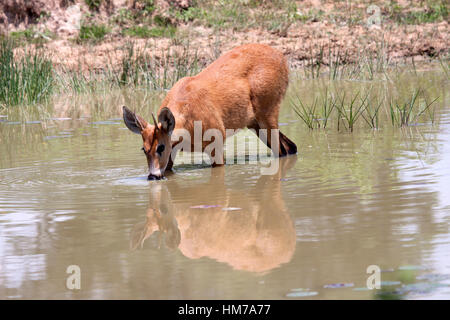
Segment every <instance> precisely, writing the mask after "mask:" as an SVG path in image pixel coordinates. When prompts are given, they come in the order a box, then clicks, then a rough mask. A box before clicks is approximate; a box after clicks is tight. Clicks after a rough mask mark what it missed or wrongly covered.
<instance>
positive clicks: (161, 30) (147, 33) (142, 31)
mask: <svg viewBox="0 0 450 320" xmlns="http://www.w3.org/2000/svg"><path fill="white" fill-rule="evenodd" d="M176 30H177V29H176V28H175V27H174V26H168V27H154V28H149V27H147V26H134V27H131V28H128V29H125V30H124V31H123V33H124V34H125V35H127V36H130V37H138V38H162V37H170V38H171V37H173V36H174V35H175V33H176Z"/></svg>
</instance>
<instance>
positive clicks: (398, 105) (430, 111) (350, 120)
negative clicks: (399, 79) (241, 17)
mask: <svg viewBox="0 0 450 320" xmlns="http://www.w3.org/2000/svg"><path fill="white" fill-rule="evenodd" d="M359 90H364V91H359ZM339 92H341V91H340V90H339V89H335V91H333V92H331V93H329V92H328V88H326V87H325V94H324V96H323V97H321V98H320V99H318V98H314V99H313V100H312V102H311V103H307V102H306V101H304V100H306V99H301V98H300V97H299V95H298V94H296V93H294V94H293V95H295V99H294V100H292V99H291V101H290V105H291V107H292V109H293V111H294V113H295V114H297V116H298V117H299V118H300V120H301V121H302V122H303V123H304V124H305V125H306V127H308V128H309V129H320V128H323V129H325V128H327V124H329V123H330V121H331V120H333V122H335V123H336V129H337V130H338V131H342V130H344V131H349V132H353V131H354V129H355V128H356V127H364V126H366V127H367V126H368V127H369V128H371V129H379V128H380V125H381V123H383V124H386V123H390V124H391V125H392V126H393V127H406V126H413V125H417V124H418V123H420V122H421V121H425V122H429V123H431V124H434V123H435V120H436V110H435V106H436V105H437V104H436V101H438V100H439V96H438V97H436V98H434V99H431V100H430V99H429V98H428V95H427V94H426V92H425V91H424V90H422V89H415V90H414V91H413V93H412V94H411V95H410V96H408V95H402V96H401V97H396V98H394V97H392V96H391V97H389V94H388V93H387V92H386V91H384V92H383V91H376V90H374V89H373V88H372V87H369V88H367V89H358V91H357V92H356V93H354V92H353V90H352V89H349V90H348V92H345V91H344V93H342V94H340V93H339Z"/></svg>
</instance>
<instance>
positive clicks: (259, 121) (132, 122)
mask: <svg viewBox="0 0 450 320" xmlns="http://www.w3.org/2000/svg"><path fill="white" fill-rule="evenodd" d="M288 83H289V69H288V64H287V60H286V58H285V57H284V55H283V54H282V53H281V52H280V51H278V50H276V49H274V48H272V47H270V46H268V45H264V44H247V45H242V46H238V47H236V48H234V49H231V50H230V51H228V52H227V53H225V54H223V55H222V56H220V57H219V58H218V59H217V60H215V61H214V62H212V63H211V64H210V65H209V66H208V67H206V68H205V69H203V70H202V71H201V72H200V73H198V74H197V75H195V76H190V77H184V78H181V79H180V80H178V81H177V82H176V83H175V85H174V86H173V87H172V88H171V89H170V91H169V92H168V93H167V95H166V97H165V98H164V99H163V101H162V103H161V105H160V107H159V109H158V113H157V118H156V117H155V116H154V114H153V113H152V118H153V124H150V123H148V122H147V121H146V120H145V119H143V118H142V117H141V116H139V115H137V114H135V113H134V112H132V111H131V110H130V109H128V108H127V107H126V106H123V107H122V110H123V119H124V122H125V125H126V126H127V128H128V129H129V130H131V131H132V132H133V133H136V134H140V135H141V136H142V140H143V148H142V150H143V151H144V154H145V156H146V158H147V164H148V169H149V174H148V180H160V179H162V178H163V177H164V174H165V172H166V171H172V167H173V163H174V160H175V159H174V158H175V154H176V150H175V152H172V151H173V150H174V148H175V146H176V145H177V144H178V143H179V142H180V141H172V140H173V139H171V136H172V134H173V132H174V130H175V131H176V130H178V129H184V130H187V131H188V132H189V134H190V136H194V122H195V121H201V124H202V130H203V132H205V131H207V130H208V129H216V130H218V131H219V132H220V133H221V134H222V137H223V142H224V141H225V139H226V138H227V132H226V131H227V130H228V129H232V130H239V129H242V128H248V129H252V131H254V132H255V133H256V134H257V136H258V137H259V138H260V139H261V140H262V141H263V142H264V143H265V144H266V145H267V147H269V148H270V149H271V150H272V152H273V154H274V156H279V157H283V156H286V155H292V154H296V153H297V146H296V144H295V143H294V142H292V141H291V140H290V139H289V138H288V137H286V136H285V135H284V134H283V133H281V132H280V131H279V130H278V115H279V112H280V105H281V101H282V99H283V97H284V95H285V93H286V90H287V87H288ZM261 129H263V130H261ZM274 132H275V133H277V135H278V136H279V137H278V140H277V139H276V137H274V139H273V138H272V134H273V133H274ZM202 136H203V135H202ZM272 139H273V140H272ZM273 141H275V143H273ZM208 144H209V142H208V141H202V145H201V148H202V151H204V150H205V148H206V146H207V145H208ZM272 144H274V145H273V146H272ZM192 147H194V144H193V142H192ZM274 149H275V150H274ZM214 151H216V150H214ZM214 151H213V154H212V155H213V156H214V155H215V154H214ZM222 154H223V153H222ZM211 164H212V166H213V167H215V166H221V165H223V161H217V160H214V161H213V162H212V163H211Z"/></svg>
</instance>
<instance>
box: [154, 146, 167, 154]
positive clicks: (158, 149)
mask: <svg viewBox="0 0 450 320" xmlns="http://www.w3.org/2000/svg"><path fill="white" fill-rule="evenodd" d="M164 149H165V146H164V145H163V144H160V145H159V146H158V148H156V152H157V153H158V154H159V155H161V154H162V153H163V152H164Z"/></svg>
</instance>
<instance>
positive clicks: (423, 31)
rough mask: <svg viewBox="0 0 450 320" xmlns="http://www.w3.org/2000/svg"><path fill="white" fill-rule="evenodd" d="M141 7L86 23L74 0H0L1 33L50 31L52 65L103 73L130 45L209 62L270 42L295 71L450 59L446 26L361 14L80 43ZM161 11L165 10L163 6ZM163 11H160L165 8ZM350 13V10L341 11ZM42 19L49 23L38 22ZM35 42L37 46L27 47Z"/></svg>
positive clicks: (189, 27) (114, 2)
mask: <svg viewBox="0 0 450 320" xmlns="http://www.w3.org/2000/svg"><path fill="white" fill-rule="evenodd" d="M162 3H165V5H166V7H167V6H179V7H180V8H182V7H183V6H189V1H162V2H160V4H162ZM134 5H136V4H135V1H130V0H111V1H106V4H104V5H103V6H102V7H101V8H100V10H99V11H98V12H97V13H96V15H95V18H92V17H91V18H89V8H88V7H87V5H86V3H85V2H84V1H77V0H45V1H44V0H32V1H25V0H2V1H1V3H0V28H1V29H0V34H1V33H3V34H5V33H6V34H7V33H10V32H14V31H17V30H24V29H26V28H30V26H32V27H33V29H34V30H38V31H39V30H41V31H42V32H43V30H50V31H51V32H52V33H54V34H55V35H56V37H54V38H52V39H50V38H48V39H47V40H48V41H45V42H44V43H43V44H42V45H43V48H44V50H45V51H46V53H47V54H48V56H49V57H51V59H52V60H53V62H54V64H55V66H57V67H61V68H63V69H66V70H74V69H78V68H82V69H83V70H97V69H103V68H105V67H106V66H109V67H110V66H114V65H116V64H118V63H119V62H120V61H121V59H122V58H123V56H124V55H125V54H126V50H124V49H125V48H126V47H127V44H129V43H131V42H132V43H134V45H135V47H136V48H137V49H138V51H141V52H142V51H146V52H147V53H149V54H151V55H154V56H155V58H156V59H158V58H161V57H162V56H163V55H164V54H166V53H167V52H168V51H169V50H170V51H171V52H174V50H185V49H186V47H187V46H188V47H189V50H191V51H192V52H194V51H195V53H196V54H197V55H198V57H199V58H200V60H201V61H202V62H204V63H205V64H206V63H209V62H210V61H212V60H214V59H215V58H216V57H217V56H218V55H219V54H220V53H222V52H224V51H226V50H228V49H230V48H232V47H235V46H238V45H240V44H244V43H256V42H257V43H265V44H268V45H271V46H273V47H275V48H278V49H279V50H281V51H282V52H284V53H285V55H286V56H287V57H288V59H289V61H290V64H291V66H292V67H300V66H305V65H307V64H308V63H310V62H311V59H317V58H318V57H320V56H321V55H322V56H323V58H322V62H323V63H324V64H327V63H328V62H329V60H330V59H333V57H334V56H336V55H337V54H339V55H340V56H341V57H342V60H344V61H343V62H353V61H356V60H358V58H359V57H361V55H364V54H365V55H367V54H372V55H377V54H378V55H379V54H380V53H382V54H384V55H385V57H386V58H387V59H391V60H393V61H394V60H400V61H401V60H410V59H411V57H415V60H421V59H422V60H423V59H427V58H428V57H436V56H443V55H448V53H449V48H450V36H449V34H450V32H449V31H450V30H449V23H448V21H441V22H434V23H423V24H420V25H411V24H398V23H395V22H389V21H387V22H384V23H383V24H381V25H372V26H369V25H368V23H365V20H367V19H368V18H369V17H368V16H367V17H364V19H365V20H364V19H363V20H362V22H360V23H358V24H352V25H350V24H347V23H345V22H343V23H339V22H336V21H329V20H328V19H327V18H323V19H318V20H317V21H314V20H312V21H308V22H295V23H292V24H290V25H289V26H288V27H287V28H286V30H283V32H273V31H269V30H266V29H264V28H252V29H248V30H243V31H239V30H217V28H210V27H206V26H201V25H200V26H199V25H195V24H192V23H189V22H187V23H180V24H179V25H177V36H176V38H150V39H139V38H131V37H129V36H124V35H122V34H120V33H111V34H108V35H107V36H106V37H105V38H104V40H102V41H101V42H98V43H88V44H86V43H82V44H80V43H77V41H74V38H76V36H77V34H78V32H79V28H80V23H81V21H82V19H96V20H99V21H109V20H108V19H109V17H110V16H111V15H113V14H114V12H117V10H119V9H120V8H129V7H132V6H134ZM336 6H337V5H336V4H335V2H333V1H319V0H311V1H299V2H298V8H299V9H298V10H299V11H301V10H306V9H311V8H312V9H314V8H316V9H317V8H320V10H324V11H325V12H327V10H328V11H331V10H336ZM161 8H164V6H163V5H161ZM161 8H159V9H160V10H163V9H161ZM342 10H345V8H342ZM42 16H45V17H46V18H45V19H41V17H42ZM29 45H33V44H29Z"/></svg>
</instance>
